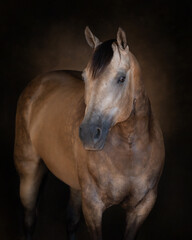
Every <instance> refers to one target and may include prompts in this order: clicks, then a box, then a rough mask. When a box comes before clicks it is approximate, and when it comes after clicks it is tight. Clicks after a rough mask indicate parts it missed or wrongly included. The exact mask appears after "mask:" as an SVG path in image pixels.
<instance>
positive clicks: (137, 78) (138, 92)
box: [120, 55, 152, 135]
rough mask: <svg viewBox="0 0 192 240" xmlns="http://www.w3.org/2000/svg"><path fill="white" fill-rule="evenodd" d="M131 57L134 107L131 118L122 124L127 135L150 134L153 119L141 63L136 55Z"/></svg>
mask: <svg viewBox="0 0 192 240" xmlns="http://www.w3.org/2000/svg"><path fill="white" fill-rule="evenodd" d="M131 58H132V61H133V63H134V70H133V75H134V80H133V81H134V90H133V91H134V94H133V107H132V112H131V114H130V116H129V118H128V119H127V120H126V121H124V122H123V123H121V124H120V125H121V128H123V132H124V134H126V135H130V134H132V133H133V134H139V135H142V134H145V133H147V134H148V133H149V130H150V123H151V120H152V112H151V104H150V100H149V98H148V96H147V93H146V91H145V87H144V83H143V81H142V79H141V74H140V67H139V64H138V62H137V60H136V58H135V57H134V55H132V56H131Z"/></svg>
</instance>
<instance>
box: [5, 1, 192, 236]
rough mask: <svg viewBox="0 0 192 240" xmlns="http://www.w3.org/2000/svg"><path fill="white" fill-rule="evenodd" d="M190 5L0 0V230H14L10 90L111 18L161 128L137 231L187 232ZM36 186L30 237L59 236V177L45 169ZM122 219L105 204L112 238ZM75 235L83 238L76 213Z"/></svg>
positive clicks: (101, 33) (62, 196) (110, 31)
mask: <svg viewBox="0 0 192 240" xmlns="http://www.w3.org/2000/svg"><path fill="white" fill-rule="evenodd" d="M191 10H192V9H191V4H190V1H185V0H183V1H179V2H178V3H177V2H176V1H174V2H171V1H158V0H154V1H139V0H135V1H134V0H130V1H123V0H118V1H117V0H116V1H115V0H114V1H113V0H111V1H107V0H97V1H94V2H92V1H77V2H74V1H57V0H54V1H50V0H47V1H46V3H43V1H30V0H20V1H19V0H17V1H13V0H12V1H9V0H8V1H6V2H5V3H4V4H3V3H2V1H1V4H0V17H1V19H0V29H1V31H0V41H1V58H0V59H1V65H0V67H1V70H0V75H1V78H0V84H1V102H0V104H1V118H0V127H1V138H0V144H1V159H0V239H2V240H9V239H10V240H12V239H18V238H19V234H20V216H21V213H22V211H21V206H20V201H19V197H18V186H19V179H18V176H17V174H16V171H15V168H14V164H13V157H12V155H13V143H14V120H15V110H16V102H17V99H18V96H19V94H20V93H21V91H22V89H23V88H24V86H25V85H26V84H27V83H28V82H29V81H30V80H31V79H32V78H33V77H35V76H36V75H38V74H40V73H42V72H46V71H50V70H55V69H78V70H82V69H83V68H84V67H85V65H86V63H87V60H88V57H89V55H90V53H91V50H90V48H89V47H88V45H87V44H86V42H85V39H84V33H83V32H84V28H85V26H86V25H89V26H90V28H91V29H92V31H93V32H94V33H95V34H96V35H97V36H98V37H99V38H100V40H101V41H102V40H106V39H109V38H114V37H115V35H116V32H117V28H118V26H121V27H122V28H124V30H125V31H126V33H127V40H128V43H129V47H130V49H131V51H132V52H133V53H134V54H135V55H136V57H137V59H138V61H139V62H140V65H141V68H142V71H143V78H144V81H145V85H146V88H147V91H148V94H149V96H150V99H151V101H152V105H153V109H154V112H155V113H156V115H157V117H158V119H159V121H160V124H161V126H162V129H163V132H164V137H165V146H166V164H165V169H164V173H163V176H162V179H161V182H160V186H159V196H158V200H157V203H156V205H155V207H154V209H153V211H152V212H151V214H150V216H149V217H148V219H147V221H146V222H145V223H144V225H143V226H142V228H141V231H140V234H139V236H138V239H140V240H150V239H153V240H158V239H164V240H166V239H167V240H168V239H169V240H177V239H182V240H183V239H190V237H192V236H191V235H192V234H191V232H192V231H191V228H192V224H191V203H192V197H191V196H192V195H191V191H192V190H191V189H192V188H191V187H192V186H191V180H192V174H191V171H192V167H191V161H192V159H191V154H190V150H191V149H190V146H191V143H192V141H191V140H192V139H191V118H190V117H191V98H192V97H191V75H192V70H191V69H192V68H191V56H192V51H191V50H192V48H191V44H192V36H191V35H192V34H191V33H192V31H191V27H192V18H191V14H192V11H191ZM41 193H42V194H41V196H40V200H39V207H38V209H39V210H38V211H39V215H38V219H37V227H36V231H35V236H34V239H46V240H51V239H57V240H59V239H66V230H65V209H66V203H67V198H68V188H67V186H65V185H64V184H63V183H61V182H60V181H59V180H57V179H56V178H55V177H54V176H52V175H51V174H49V176H48V178H47V179H46V181H45V184H44V188H43V189H42V190H41ZM123 226H124V215H123V212H122V211H121V210H120V209H119V208H117V207H114V208H112V209H110V210H108V211H107V212H106V213H105V214H104V239H120V237H121V236H122V231H123ZM78 236H79V239H87V232H86V227H85V224H84V223H83V222H82V224H81V225H80V230H79V233H78Z"/></svg>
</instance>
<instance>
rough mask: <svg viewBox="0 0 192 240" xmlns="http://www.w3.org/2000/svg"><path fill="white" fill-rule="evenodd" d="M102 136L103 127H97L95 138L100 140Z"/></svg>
mask: <svg viewBox="0 0 192 240" xmlns="http://www.w3.org/2000/svg"><path fill="white" fill-rule="evenodd" d="M100 136H101V129H100V128H96V130H95V134H94V140H99V138H100Z"/></svg>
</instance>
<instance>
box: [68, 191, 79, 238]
mask: <svg viewBox="0 0 192 240" xmlns="http://www.w3.org/2000/svg"><path fill="white" fill-rule="evenodd" d="M80 216H81V191H80V190H76V189H73V188H70V199H69V204H68V207H67V233H68V236H69V239H70V240H75V232H76V229H77V226H78V223H79V220H80Z"/></svg>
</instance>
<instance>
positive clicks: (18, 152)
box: [14, 98, 46, 239]
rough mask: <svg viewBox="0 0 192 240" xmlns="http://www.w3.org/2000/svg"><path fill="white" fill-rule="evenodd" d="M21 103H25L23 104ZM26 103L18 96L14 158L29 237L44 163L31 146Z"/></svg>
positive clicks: (32, 226)
mask: <svg viewBox="0 0 192 240" xmlns="http://www.w3.org/2000/svg"><path fill="white" fill-rule="evenodd" d="M22 103H25V105H23V104H22ZM27 110H28V105H27V102H26V101H25V99H23V98H20V100H19V102H18V108H17V116H16V136H15V147H14V160H15V165H16V168H17V171H18V173H19V176H20V199H21V202H22V205H23V207H24V210H25V213H24V225H25V226H24V227H25V234H26V235H27V239H30V238H31V235H32V232H33V228H34V222H35V212H36V211H35V206H36V199H37V195H38V190H39V187H40V183H41V180H42V177H43V175H44V173H45V169H46V168H45V165H44V163H43V162H42V160H41V159H40V157H39V156H38V154H37V153H36V151H35V149H34V148H33V146H32V143H31V140H30V136H29V134H28V130H27V121H26V120H27V119H26V111H27Z"/></svg>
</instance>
